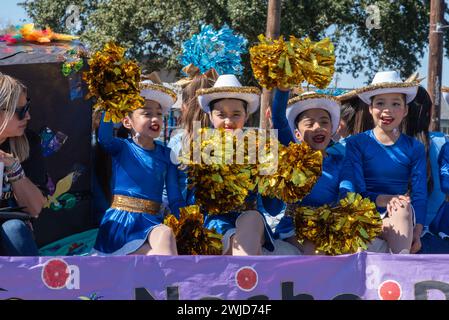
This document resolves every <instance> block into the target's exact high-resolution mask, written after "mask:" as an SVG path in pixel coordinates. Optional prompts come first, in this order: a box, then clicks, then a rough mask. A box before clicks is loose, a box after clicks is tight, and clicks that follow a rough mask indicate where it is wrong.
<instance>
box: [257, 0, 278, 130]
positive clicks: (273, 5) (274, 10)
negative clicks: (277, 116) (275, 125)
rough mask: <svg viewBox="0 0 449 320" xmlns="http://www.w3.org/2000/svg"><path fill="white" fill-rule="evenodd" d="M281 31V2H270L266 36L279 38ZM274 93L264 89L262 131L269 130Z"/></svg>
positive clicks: (261, 104) (260, 125)
mask: <svg viewBox="0 0 449 320" xmlns="http://www.w3.org/2000/svg"><path fill="white" fill-rule="evenodd" d="M280 31H281V0H268V13H267V30H266V32H265V36H266V37H267V38H272V39H277V38H279V35H280ZM271 100H272V92H271V90H267V89H265V88H264V89H263V90H262V98H261V103H260V122H259V127H260V128H261V129H267V119H266V117H265V115H266V113H267V110H271Z"/></svg>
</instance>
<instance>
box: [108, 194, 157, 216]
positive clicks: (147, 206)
mask: <svg viewBox="0 0 449 320" xmlns="http://www.w3.org/2000/svg"><path fill="white" fill-rule="evenodd" d="M111 208H114V209H119V210H125V211H131V212H139V213H149V214H158V213H159V211H160V208H161V204H160V203H158V202H155V201H151V200H145V199H139V198H133V197H127V196H122V195H114V199H113V201H112V205H111Z"/></svg>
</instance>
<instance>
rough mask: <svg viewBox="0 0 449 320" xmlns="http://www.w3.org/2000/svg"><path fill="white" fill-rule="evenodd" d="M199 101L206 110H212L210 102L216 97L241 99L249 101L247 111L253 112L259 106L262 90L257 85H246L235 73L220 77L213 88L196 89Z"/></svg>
mask: <svg viewBox="0 0 449 320" xmlns="http://www.w3.org/2000/svg"><path fill="white" fill-rule="evenodd" d="M196 95H197V97H198V103H199V104H200V106H201V108H202V109H203V110H204V111H205V112H210V106H209V104H210V102H211V101H213V100H216V99H226V98H228V99H240V100H243V101H246V102H247V103H248V106H247V112H248V114H251V113H253V112H255V111H256V110H257V108H259V102H260V90H259V89H258V88H256V87H244V86H242V85H241V83H240V82H239V80H238V79H237V77H236V76H235V75H233V74H224V75H221V76H219V77H218V79H217V81H216V82H215V84H214V86H213V87H212V88H208V89H199V90H197V91H196Z"/></svg>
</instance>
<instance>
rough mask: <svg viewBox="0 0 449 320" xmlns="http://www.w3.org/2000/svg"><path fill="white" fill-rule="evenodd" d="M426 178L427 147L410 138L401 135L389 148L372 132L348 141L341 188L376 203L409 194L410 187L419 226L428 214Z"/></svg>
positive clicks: (353, 137) (382, 210) (380, 210)
mask: <svg viewBox="0 0 449 320" xmlns="http://www.w3.org/2000/svg"><path fill="white" fill-rule="evenodd" d="M426 178H427V174H426V154H425V150H424V145H423V144H422V143H420V142H419V141H418V140H416V139H414V138H412V137H410V136H407V135H405V134H401V135H400V137H399V138H398V140H397V141H396V143H395V144H393V145H390V146H386V145H383V144H382V143H380V142H379V141H378V140H377V139H376V137H375V135H374V132H373V130H369V131H365V132H363V133H360V134H357V135H354V136H352V137H350V138H349V139H347V143H346V157H345V161H344V165H343V170H342V173H341V180H342V181H341V187H342V188H343V189H346V191H355V192H358V193H360V194H361V195H362V196H363V197H369V198H370V199H371V201H373V202H374V201H376V198H377V196H378V195H381V194H390V195H403V194H406V193H408V192H409V187H410V189H411V202H412V205H413V208H414V209H415V217H416V223H420V224H422V225H424V224H425V219H426V212H427V181H426ZM378 210H379V212H384V211H385V208H378Z"/></svg>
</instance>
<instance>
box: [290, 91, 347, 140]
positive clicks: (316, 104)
mask: <svg viewBox="0 0 449 320" xmlns="http://www.w3.org/2000/svg"><path fill="white" fill-rule="evenodd" d="M310 109H322V110H325V111H327V112H329V115H330V117H331V122H332V134H334V133H335V132H336V131H337V129H338V125H339V124H340V103H339V102H338V100H337V98H336V97H334V96H330V95H327V94H319V93H315V92H312V91H311V92H306V93H303V94H302V95H300V96H297V97H294V98H292V99H290V100H289V101H288V107H287V111H286V116H287V120H288V125H289V126H290V130H291V131H292V132H293V135H294V134H295V130H296V126H295V119H296V117H297V116H298V115H299V114H300V113H301V112H304V111H307V110H310Z"/></svg>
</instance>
